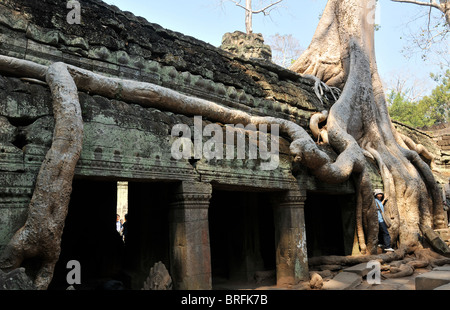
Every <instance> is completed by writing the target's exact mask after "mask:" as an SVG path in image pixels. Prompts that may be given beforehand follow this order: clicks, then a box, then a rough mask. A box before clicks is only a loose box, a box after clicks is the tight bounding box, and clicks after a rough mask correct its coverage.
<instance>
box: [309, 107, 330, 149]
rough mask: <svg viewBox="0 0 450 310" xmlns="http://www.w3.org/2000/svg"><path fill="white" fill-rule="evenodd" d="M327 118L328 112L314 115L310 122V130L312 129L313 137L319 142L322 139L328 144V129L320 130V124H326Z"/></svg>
mask: <svg viewBox="0 0 450 310" xmlns="http://www.w3.org/2000/svg"><path fill="white" fill-rule="evenodd" d="M327 118H328V111H322V112H320V113H315V114H313V116H311V119H310V120H309V129H311V132H312V135H313V137H314V138H315V139H316V140H317V142H319V141H320V139H321V138H322V141H323V142H324V143H326V144H328V133H327V129H326V127H323V128H319V124H320V123H323V122H325V121H326V120H327Z"/></svg>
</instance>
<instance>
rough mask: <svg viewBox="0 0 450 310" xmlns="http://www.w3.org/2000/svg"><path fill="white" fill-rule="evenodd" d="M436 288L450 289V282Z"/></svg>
mask: <svg viewBox="0 0 450 310" xmlns="http://www.w3.org/2000/svg"><path fill="white" fill-rule="evenodd" d="M434 290H435V291H450V283H449V284H444V285H441V286H438V287H436V288H435V289H434Z"/></svg>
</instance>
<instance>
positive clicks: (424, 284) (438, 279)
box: [415, 271, 450, 290]
mask: <svg viewBox="0 0 450 310" xmlns="http://www.w3.org/2000/svg"><path fill="white" fill-rule="evenodd" d="M415 281H416V290H433V289H435V288H436V287H438V286H441V285H445V284H448V283H450V272H449V271H430V272H427V273H424V274H421V275H419V276H417V277H416V279H415Z"/></svg>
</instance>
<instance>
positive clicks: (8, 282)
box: [0, 268, 36, 290]
mask: <svg viewBox="0 0 450 310" xmlns="http://www.w3.org/2000/svg"><path fill="white" fill-rule="evenodd" d="M35 289H36V287H35V286H34V284H33V281H31V279H30V278H29V277H28V276H27V274H26V273H25V268H18V269H15V270H12V271H11V272H8V273H5V272H3V271H1V270H0V290H35Z"/></svg>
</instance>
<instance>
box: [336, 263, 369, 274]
mask: <svg viewBox="0 0 450 310" xmlns="http://www.w3.org/2000/svg"><path fill="white" fill-rule="evenodd" d="M371 269H372V268H369V267H367V263H361V264H358V265H355V266H352V267H348V268H345V269H344V270H343V271H345V272H353V273H356V274H357V275H360V276H361V277H365V276H367V274H368V273H369V271H370V270H371Z"/></svg>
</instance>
